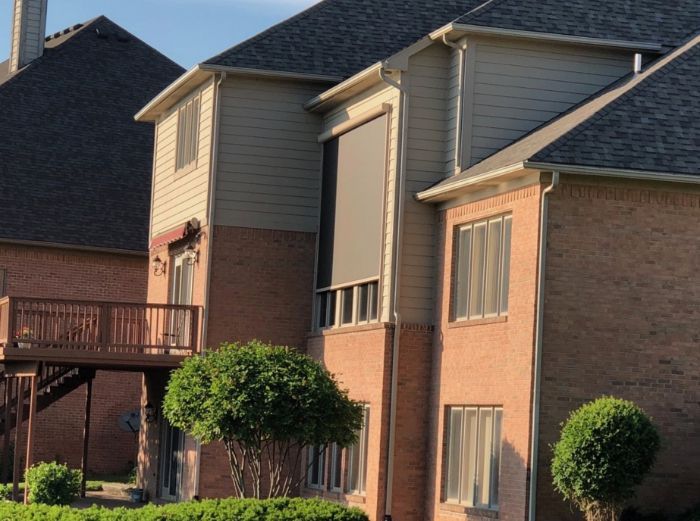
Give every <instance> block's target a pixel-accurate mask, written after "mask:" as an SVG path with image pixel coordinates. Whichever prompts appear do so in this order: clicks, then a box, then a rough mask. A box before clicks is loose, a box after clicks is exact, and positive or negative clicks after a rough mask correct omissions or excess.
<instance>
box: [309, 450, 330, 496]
mask: <svg viewBox="0 0 700 521" xmlns="http://www.w3.org/2000/svg"><path fill="white" fill-rule="evenodd" d="M325 460H326V447H322V446H321V445H314V446H312V447H309V452H308V460H307V461H308V471H307V474H306V485H307V486H308V487H309V488H323V484H324V473H325V468H326V465H325V463H326V461H325Z"/></svg>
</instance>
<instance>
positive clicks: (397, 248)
mask: <svg viewBox="0 0 700 521" xmlns="http://www.w3.org/2000/svg"><path fill="white" fill-rule="evenodd" d="M386 70H387V69H386V64H383V65H382V67H381V68H380V69H379V77H380V78H381V80H382V81H383V82H384V83H386V84H387V85H390V86H391V87H394V88H395V89H397V90H398V91H399V92H400V99H401V101H400V105H401V112H400V114H399V117H400V118H401V125H400V131H399V136H398V140H399V145H398V149H399V157H398V169H397V170H398V176H397V183H396V187H395V190H394V193H395V194H398V196H397V197H398V199H397V204H396V207H397V211H396V214H395V219H394V237H393V242H394V252H393V259H392V272H393V273H392V291H393V296H392V302H391V304H392V313H393V318H394V337H393V345H392V350H391V392H390V397H389V444H388V448H387V452H388V455H387V462H386V489H385V495H384V521H392V518H391V506H392V505H391V503H392V498H393V493H394V490H393V489H394V446H395V444H396V443H395V442H396V398H397V395H398V377H399V375H398V373H399V371H398V369H399V349H400V342H399V340H400V337H401V312H400V310H399V295H400V293H399V286H400V281H401V253H402V251H403V240H402V235H403V213H404V206H405V201H406V193H405V192H406V188H405V186H406V148H407V140H406V135H407V134H408V100H409V94H408V90H407V89H406V87H405V86H404V85H402V84H400V83H398V82H396V81H395V80H393V79H391V78H389V77H388V76H387V75H386Z"/></svg>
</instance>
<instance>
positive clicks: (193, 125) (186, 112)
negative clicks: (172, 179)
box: [175, 95, 200, 171]
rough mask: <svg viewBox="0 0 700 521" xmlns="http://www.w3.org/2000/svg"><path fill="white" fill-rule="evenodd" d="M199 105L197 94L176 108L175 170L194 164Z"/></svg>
mask: <svg viewBox="0 0 700 521" xmlns="http://www.w3.org/2000/svg"><path fill="white" fill-rule="evenodd" d="M199 107H200V98H199V96H198V95H197V96H195V97H194V98H192V99H191V100H190V101H188V102H187V103H186V104H185V105H183V106H182V107H180V108H179V109H178V115H177V161H176V166H175V170H176V171H178V170H182V169H183V168H187V167H192V166H194V165H195V164H196V161H197V153H198V151H199Z"/></svg>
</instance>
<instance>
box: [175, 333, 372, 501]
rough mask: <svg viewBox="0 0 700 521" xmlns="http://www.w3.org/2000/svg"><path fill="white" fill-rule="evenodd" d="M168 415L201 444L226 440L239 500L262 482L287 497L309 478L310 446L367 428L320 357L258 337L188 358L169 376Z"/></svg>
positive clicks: (257, 491) (342, 440)
mask: <svg viewBox="0 0 700 521" xmlns="http://www.w3.org/2000/svg"><path fill="white" fill-rule="evenodd" d="M163 413H164V415H165V417H166V418H167V419H168V421H169V422H170V424H171V425H174V426H175V427H178V428H180V429H182V430H184V431H185V432H187V433H189V434H190V435H192V436H194V437H195V438H197V439H199V440H200V441H201V442H202V443H211V442H214V441H221V442H223V444H224V447H225V448H226V451H227V453H228V458H229V463H230V468H231V478H232V480H233V485H234V489H235V492H236V494H237V495H238V497H241V498H242V497H246V495H247V494H248V493H252V495H253V497H256V498H260V497H261V495H262V483H263V481H266V482H267V483H268V485H269V489H268V494H267V495H268V497H276V496H287V495H289V494H290V493H291V491H292V490H293V489H294V488H296V487H297V486H298V485H299V484H300V483H301V480H302V479H303V477H301V475H302V472H301V465H302V461H303V453H304V450H305V449H307V448H308V447H309V446H313V445H321V446H324V447H325V446H327V445H328V444H329V443H332V442H335V443H338V444H339V445H340V446H342V447H347V446H349V445H352V444H353V443H354V442H355V441H356V437H357V434H356V433H357V431H358V430H359V429H360V427H361V426H362V409H361V405H360V404H358V403H356V402H353V401H352V400H350V399H349V398H348V395H347V392H346V391H343V390H341V389H339V387H338V384H337V382H336V380H335V378H334V377H333V375H331V374H330V373H329V372H328V371H326V370H325V369H324V368H323V367H322V366H321V365H320V364H319V363H318V362H316V361H314V360H313V359H311V358H309V357H307V356H305V355H302V354H300V353H298V352H297V351H295V350H293V349H290V348H287V347H278V346H271V345H268V344H264V343H261V342H258V341H253V342H250V343H248V344H246V345H240V344H223V345H222V346H221V348H220V349H219V350H218V351H209V352H207V353H206V354H205V355H204V356H202V357H193V358H190V359H189V360H187V361H185V362H184V363H183V365H182V367H181V368H180V369H178V370H176V371H174V372H173V373H172V375H171V377H170V381H169V383H168V387H167V391H166V395H165V399H164V403H163ZM264 474H266V478H267V479H266V480H264V479H263V475H264ZM248 479H250V482H249V483H247V480H248Z"/></svg>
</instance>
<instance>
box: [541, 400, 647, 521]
mask: <svg viewBox="0 0 700 521" xmlns="http://www.w3.org/2000/svg"><path fill="white" fill-rule="evenodd" d="M659 446H660V439H659V434H658V432H657V431H656V428H655V427H654V425H653V424H652V423H651V420H650V419H649V417H648V416H647V415H646V414H645V413H644V411H642V410H641V409H640V408H639V407H637V406H636V405H635V404H634V403H632V402H629V401H625V400H620V399H617V398H607V397H606V398H600V399H598V400H596V401H594V402H592V403H589V404H586V405H584V406H583V407H581V408H580V409H578V410H577V411H574V412H573V413H572V414H571V416H570V417H569V419H568V421H567V422H566V423H565V424H564V425H563V428H562V432H561V438H560V440H559V441H558V442H557V444H556V445H555V446H554V458H553V460H552V476H553V478H554V487H555V489H556V490H558V491H559V492H560V493H561V494H562V495H563V496H564V497H565V498H566V499H568V500H569V501H571V502H573V503H574V504H576V505H577V506H578V507H579V508H580V509H581V510H582V511H583V512H584V513H585V515H586V519H588V521H603V520H604V521H616V520H617V519H618V518H619V516H620V513H621V511H622V507H623V506H624V503H625V502H626V501H627V500H629V499H630V498H632V497H633V496H634V491H635V488H636V487H637V485H639V484H640V483H641V482H642V480H643V479H644V476H645V475H646V474H647V473H648V472H649V471H650V470H651V468H652V466H653V465H654V461H655V459H656V453H657V452H658V450H659Z"/></svg>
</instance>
